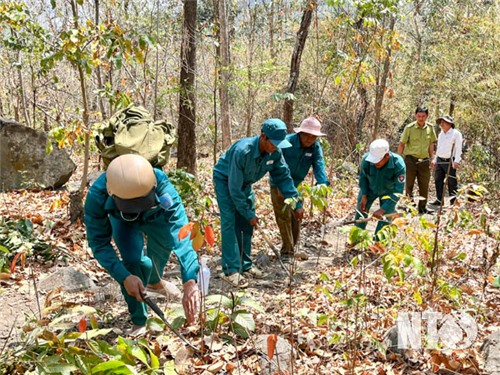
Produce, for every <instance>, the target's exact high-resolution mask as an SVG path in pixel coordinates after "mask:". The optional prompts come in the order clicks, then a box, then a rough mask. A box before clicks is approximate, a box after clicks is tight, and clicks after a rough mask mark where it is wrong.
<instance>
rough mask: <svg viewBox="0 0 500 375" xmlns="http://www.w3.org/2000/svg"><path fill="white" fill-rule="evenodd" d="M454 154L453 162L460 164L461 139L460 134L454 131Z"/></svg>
mask: <svg viewBox="0 0 500 375" xmlns="http://www.w3.org/2000/svg"><path fill="white" fill-rule="evenodd" d="M455 134H456V136H455V141H454V142H455V153H454V157H455V159H454V161H455V163H460V162H461V161H462V145H463V142H464V140H463V137H462V133H461V132H459V131H458V130H457V131H455Z"/></svg>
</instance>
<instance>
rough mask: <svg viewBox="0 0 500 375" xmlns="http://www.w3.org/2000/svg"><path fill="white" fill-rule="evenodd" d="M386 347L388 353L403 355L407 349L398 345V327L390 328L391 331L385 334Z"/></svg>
mask: <svg viewBox="0 0 500 375" xmlns="http://www.w3.org/2000/svg"><path fill="white" fill-rule="evenodd" d="M383 339H384V346H385V347H386V349H387V350H388V351H391V352H393V353H397V354H402V353H404V351H405V349H401V348H399V345H398V327H397V326H394V327H391V328H389V330H388V331H387V332H386V333H385V334H384V337H383Z"/></svg>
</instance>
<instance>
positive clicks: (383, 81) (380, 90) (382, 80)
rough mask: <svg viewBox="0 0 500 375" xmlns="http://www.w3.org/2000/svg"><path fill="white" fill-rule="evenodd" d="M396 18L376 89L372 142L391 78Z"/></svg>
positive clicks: (393, 21) (393, 20) (375, 136)
mask: <svg viewBox="0 0 500 375" xmlns="http://www.w3.org/2000/svg"><path fill="white" fill-rule="evenodd" d="M395 22H396V18H395V17H394V16H392V17H391V20H390V25H389V34H390V36H389V40H388V45H387V51H386V55H385V58H384V65H383V68H382V74H379V79H377V86H376V89H375V121H374V123H373V132H372V140H374V139H377V137H378V128H379V123H380V115H381V113H382V104H383V103H384V94H385V88H386V86H387V78H388V77H389V68H390V66H391V54H392V48H391V46H392V32H393V31H394V24H395Z"/></svg>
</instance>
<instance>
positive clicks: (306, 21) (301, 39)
mask: <svg viewBox="0 0 500 375" xmlns="http://www.w3.org/2000/svg"><path fill="white" fill-rule="evenodd" d="M315 8H316V0H309V2H308V4H307V7H306V9H305V10H304V13H303V15H302V21H301V22H300V28H299V31H298V32H297V40H296V42H295V48H294V49H293V54H292V62H291V64H290V77H289V79H288V85H287V88H286V93H289V94H294V93H295V90H296V88H297V83H298V81H299V73H300V60H301V57H302V51H303V50H304V47H305V45H306V40H307V34H308V32H309V26H310V25H311V20H312V14H313V11H314V9H315ZM283 121H284V122H285V124H286V126H287V129H288V132H290V133H291V132H292V131H293V124H292V122H293V100H292V99H285V103H284V104H283Z"/></svg>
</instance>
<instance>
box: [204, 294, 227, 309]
mask: <svg viewBox="0 0 500 375" xmlns="http://www.w3.org/2000/svg"><path fill="white" fill-rule="evenodd" d="M205 303H206V304H219V303H220V304H221V305H222V306H225V307H231V305H232V301H231V299H230V298H229V297H227V296H225V295H223V294H211V295H209V296H206V297H205Z"/></svg>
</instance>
